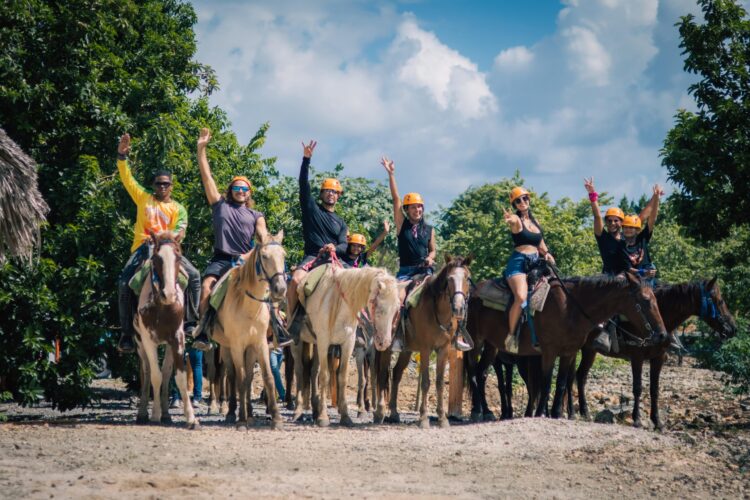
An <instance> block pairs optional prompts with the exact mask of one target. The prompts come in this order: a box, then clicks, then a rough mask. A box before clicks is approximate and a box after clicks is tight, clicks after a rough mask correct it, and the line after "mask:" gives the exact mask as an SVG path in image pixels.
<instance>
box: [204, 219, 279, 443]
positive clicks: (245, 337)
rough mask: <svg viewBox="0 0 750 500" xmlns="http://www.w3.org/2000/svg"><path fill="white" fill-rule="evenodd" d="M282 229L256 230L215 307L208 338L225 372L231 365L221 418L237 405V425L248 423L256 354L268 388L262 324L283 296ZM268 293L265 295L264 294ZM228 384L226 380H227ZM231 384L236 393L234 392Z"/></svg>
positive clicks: (274, 422)
mask: <svg viewBox="0 0 750 500" xmlns="http://www.w3.org/2000/svg"><path fill="white" fill-rule="evenodd" d="M283 238H284V231H283V230H281V231H279V232H278V233H277V234H276V235H275V236H272V235H270V234H268V233H266V232H264V231H259V232H258V233H256V246H255V248H253V250H251V252H250V254H249V255H248V258H247V260H246V262H245V263H244V264H242V265H241V266H239V267H237V268H235V269H234V270H233V271H232V272H233V275H231V276H229V277H228V278H227V279H228V280H229V283H228V285H227V291H226V296H225V298H224V301H223V302H222V303H221V306H219V309H218V310H217V311H216V321H215V322H214V324H213V327H212V338H213V340H214V341H215V342H217V343H218V344H219V345H220V346H221V349H222V358H223V360H224V362H225V363H226V369H227V373H231V369H232V368H233V369H234V370H233V371H234V386H233V388H230V389H229V395H230V404H229V412H228V413H227V421H228V422H230V423H231V422H233V421H234V414H235V407H234V406H236V405H239V420H237V421H236V423H237V426H241V425H243V424H244V425H246V426H250V425H251V424H252V420H251V419H248V399H249V398H248V396H249V391H250V382H251V380H252V379H251V377H252V371H253V367H254V365H255V361H256V360H257V361H258V362H259V364H260V370H261V374H262V375H263V385H264V387H265V389H266V394H274V392H273V391H274V390H275V389H274V382H273V375H272V373H271V364H270V360H269V354H268V339H267V334H268V330H269V329H268V325H269V322H270V320H271V307H272V306H271V304H272V302H276V301H282V300H284V297H285V294H286V279H285V278H286V275H285V273H284V256H285V255H286V252H285V251H284V247H282V246H281V242H282V240H283ZM267 293H268V294H270V298H265V296H266V294H267ZM227 385H229V386H232V384H229V383H228V384H227ZM235 390H236V391H237V392H238V393H239V397H235ZM269 410H270V413H271V428H272V429H280V428H281V427H282V420H281V413H280V412H279V409H278V406H277V404H276V399H275V398H270V402H269Z"/></svg>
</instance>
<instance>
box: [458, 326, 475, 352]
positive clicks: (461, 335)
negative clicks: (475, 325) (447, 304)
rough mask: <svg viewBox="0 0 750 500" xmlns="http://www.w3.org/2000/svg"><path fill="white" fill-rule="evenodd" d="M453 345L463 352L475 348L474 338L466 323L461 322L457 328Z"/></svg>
mask: <svg viewBox="0 0 750 500" xmlns="http://www.w3.org/2000/svg"><path fill="white" fill-rule="evenodd" d="M453 347H455V348H456V349H458V350H459V351H461V352H466V351H471V350H472V349H474V340H472V338H471V335H469V332H468V331H467V330H466V327H465V326H464V325H461V324H460V325H459V326H458V328H457V329H456V334H455V335H454V336H453Z"/></svg>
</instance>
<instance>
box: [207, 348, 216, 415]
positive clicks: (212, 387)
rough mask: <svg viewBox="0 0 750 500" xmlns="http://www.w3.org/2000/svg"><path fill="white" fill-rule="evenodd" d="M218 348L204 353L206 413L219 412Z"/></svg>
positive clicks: (213, 413)
mask: <svg viewBox="0 0 750 500" xmlns="http://www.w3.org/2000/svg"><path fill="white" fill-rule="evenodd" d="M218 351H219V350H218V349H212V350H211V351H209V352H207V353H206V356H205V358H206V377H207V378H208V414H209V415H215V414H217V413H219V390H218V389H219V370H218V360H217V359H216V358H217V356H218Z"/></svg>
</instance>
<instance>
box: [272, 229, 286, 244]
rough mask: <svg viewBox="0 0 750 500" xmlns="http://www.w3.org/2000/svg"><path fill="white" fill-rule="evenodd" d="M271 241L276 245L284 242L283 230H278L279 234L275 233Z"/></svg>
mask: <svg viewBox="0 0 750 500" xmlns="http://www.w3.org/2000/svg"><path fill="white" fill-rule="evenodd" d="M273 240H274V241H275V242H276V243H281V242H282V241H283V240H284V230H283V229H281V230H279V232H278V233H276V235H275V236H274V237H273Z"/></svg>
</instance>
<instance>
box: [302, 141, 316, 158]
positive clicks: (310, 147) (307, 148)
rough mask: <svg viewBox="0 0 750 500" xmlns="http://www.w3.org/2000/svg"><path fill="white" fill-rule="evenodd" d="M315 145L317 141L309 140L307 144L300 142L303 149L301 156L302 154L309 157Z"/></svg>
mask: <svg viewBox="0 0 750 500" xmlns="http://www.w3.org/2000/svg"><path fill="white" fill-rule="evenodd" d="M317 145H318V143H317V142H315V141H312V140H311V141H310V144H307V145H305V143H304V142H303V143H302V149H303V153H302V156H304V157H305V158H311V157H312V154H313V151H315V146H317Z"/></svg>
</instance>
